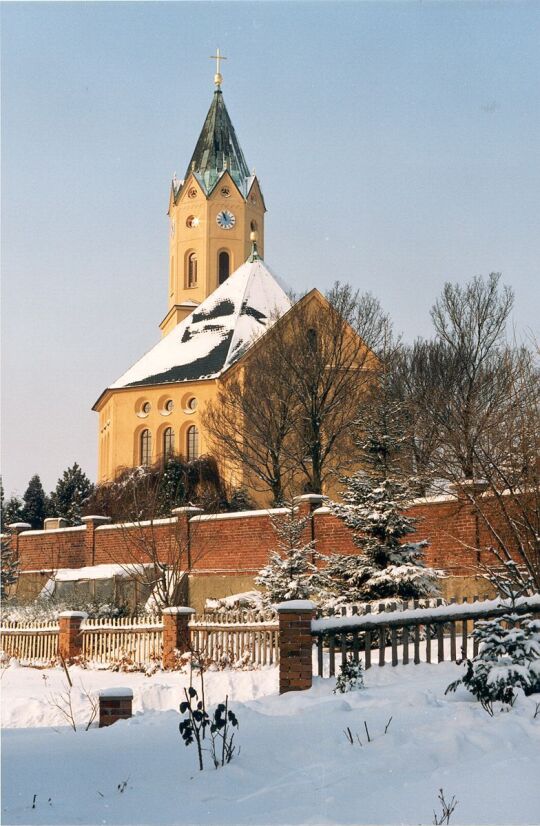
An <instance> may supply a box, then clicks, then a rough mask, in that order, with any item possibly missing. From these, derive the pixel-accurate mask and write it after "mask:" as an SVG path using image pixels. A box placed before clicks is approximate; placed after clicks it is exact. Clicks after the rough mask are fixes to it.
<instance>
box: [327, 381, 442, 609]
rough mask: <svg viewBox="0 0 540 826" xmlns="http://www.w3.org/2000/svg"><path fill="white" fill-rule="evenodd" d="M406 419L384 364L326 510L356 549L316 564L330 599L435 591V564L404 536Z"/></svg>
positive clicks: (409, 486)
mask: <svg viewBox="0 0 540 826" xmlns="http://www.w3.org/2000/svg"><path fill="white" fill-rule="evenodd" d="M406 425H407V422H406V416H405V412H404V408H403V406H402V405H401V404H400V402H399V401H398V400H396V399H395V398H394V397H393V388H392V383H391V377H390V373H389V371H388V369H387V368H385V369H384V370H383V371H382V372H381V375H380V376H379V379H378V382H377V384H376V386H375V387H374V388H373V391H372V393H370V394H369V396H368V397H367V398H366V401H365V405H364V406H363V409H362V411H361V415H360V416H359V419H358V422H357V426H358V434H357V437H356V445H357V448H358V455H357V457H356V458H357V460H358V463H359V464H360V466H361V467H362V470H359V471H357V472H356V473H354V474H353V475H352V476H350V477H348V478H347V479H346V480H345V481H346V484H347V488H346V490H345V491H344V493H343V500H344V501H343V503H336V502H333V503H330V507H331V509H332V511H333V513H334V514H335V515H336V516H337V517H339V519H341V520H342V521H343V522H344V523H345V524H346V525H347V527H349V528H350V529H351V530H352V535H353V542H354V544H355V545H356V547H357V548H358V549H359V550H360V551H361V553H360V554H359V555H354V556H348V555H339V554H334V555H332V556H330V557H329V558H328V559H327V565H326V567H325V569H324V570H323V571H322V572H321V575H320V581H321V585H322V592H323V594H325V595H326V598H327V600H329V601H331V602H334V603H348V602H355V601H370V600H379V599H413V598H419V597H426V596H432V595H436V594H438V593H439V589H438V587H437V584H436V583H437V577H438V573H437V571H435V570H433V569H431V568H426V567H424V564H423V552H424V548H425V547H426V545H427V542H425V541H424V542H404V541H403V540H404V538H405V537H407V536H408V535H409V534H411V533H413V532H414V524H415V520H414V519H412V518H411V517H409V516H406V515H405V513H404V511H405V510H406V509H407V508H408V507H409V506H410V505H411V503H412V500H413V499H414V496H415V493H414V490H413V486H414V485H415V483H416V480H415V479H414V477H413V476H412V475H411V473H410V465H409V458H408V456H407V452H406V450H407V446H408V439H407V427H406Z"/></svg>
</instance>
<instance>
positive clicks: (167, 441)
mask: <svg viewBox="0 0 540 826" xmlns="http://www.w3.org/2000/svg"><path fill="white" fill-rule="evenodd" d="M173 454H174V430H173V429H172V427H166V428H165V430H164V431H163V458H164V459H168V458H169V457H170V456H172V455H173Z"/></svg>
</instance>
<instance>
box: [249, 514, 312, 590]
mask: <svg viewBox="0 0 540 826" xmlns="http://www.w3.org/2000/svg"><path fill="white" fill-rule="evenodd" d="M310 518H311V517H309V516H305V517H300V516H298V514H297V513H296V510H295V508H294V506H293V505H289V506H288V507H287V513H286V514H279V515H278V516H273V517H271V521H272V527H273V529H274V531H275V533H276V536H277V544H278V550H277V551H272V553H271V554H270V559H269V561H268V564H267V565H265V567H264V568H263V569H262V570H261V571H259V574H258V576H257V577H256V578H255V582H256V584H257V585H260V586H261V587H262V589H263V591H262V600H263V604H264V605H271V604H272V603H276V602H284V601H286V600H290V599H310V598H311V597H312V595H313V589H314V587H315V580H314V574H316V572H317V568H316V566H315V565H314V564H313V561H312V560H313V557H314V554H315V547H314V542H313V541H311V540H310V541H308V542H305V540H304V534H305V530H306V528H307V526H308V524H309V520H310Z"/></svg>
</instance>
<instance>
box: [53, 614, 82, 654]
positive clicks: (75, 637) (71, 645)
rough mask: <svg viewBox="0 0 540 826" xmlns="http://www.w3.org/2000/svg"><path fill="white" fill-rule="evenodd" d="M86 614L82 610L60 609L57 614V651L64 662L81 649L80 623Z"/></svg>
mask: <svg viewBox="0 0 540 826" xmlns="http://www.w3.org/2000/svg"><path fill="white" fill-rule="evenodd" d="M87 616H88V614H85V612H84V611H62V613H61V614H59V615H58V625H59V632H58V653H59V654H60V656H61V657H63V658H64V660H65V661H66V662H69V660H71V659H73V657H78V656H79V655H80V653H81V651H82V634H81V623H82V621H83V620H85V619H86V618H87Z"/></svg>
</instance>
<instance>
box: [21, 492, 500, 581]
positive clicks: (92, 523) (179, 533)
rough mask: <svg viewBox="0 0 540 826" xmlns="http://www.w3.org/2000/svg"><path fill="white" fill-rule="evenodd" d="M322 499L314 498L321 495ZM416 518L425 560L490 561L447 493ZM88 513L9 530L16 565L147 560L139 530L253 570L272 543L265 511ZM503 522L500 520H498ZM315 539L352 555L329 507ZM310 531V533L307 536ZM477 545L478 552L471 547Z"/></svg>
mask: <svg viewBox="0 0 540 826" xmlns="http://www.w3.org/2000/svg"><path fill="white" fill-rule="evenodd" d="M316 500H317V498H316V497H314V496H311V497H301V500H300V503H299V506H300V508H301V510H304V511H305V512H309V511H310V510H312V508H313V507H314V506H316V505H317V504H318V502H317V501H316ZM319 501H320V500H319ZM409 513H410V515H411V516H413V517H414V518H416V519H418V524H417V531H416V534H415V536H414V537H413V538H414V539H417V540H419V539H427V540H428V541H429V543H430V545H429V547H428V548H427V551H426V562H427V564H428V565H432V566H434V567H436V568H441V569H443V570H445V571H446V572H447V573H448V574H450V575H454V576H467V575H470V574H471V573H473V572H474V570H475V568H476V566H477V565H478V563H479V562H490V561H492V560H493V557H492V554H491V553H490V552H489V550H487V549H488V548H489V546H490V545H491V544H492V543H493V537H492V536H491V534H490V533H489V532H488V530H487V529H486V527H485V525H484V524H483V521H482V520H481V519H480V518H479V517H478V515H477V514H476V513H475V512H474V509H473V507H472V506H471V504H470V503H469V502H468V501H466V500H464V499H458V498H453V497H445V498H444V499H443V498H438V499H435V498H434V499H432V500H425V501H419V503H418V504H415V505H414V506H413V507H412V508H411V509H410V511H409ZM99 521H100V519H99V518H98V517H88V518H87V520H86V525H85V526H81V527H77V528H64V529H60V530H49V531H32V530H24V529H23V531H22V532H20V531H14V535H13V541H14V543H15V544H16V546H17V548H18V552H19V556H20V561H21V570H22V571H40V570H43V571H50V570H51V569H52V570H54V569H57V568H77V567H83V566H86V565H100V564H109V563H113V562H116V563H121V562H127V563H130V562H134V561H135V558H136V557H138V559H139V561H141V562H147V561H148V557H146V556H145V554H144V550H143V546H144V542H141V535H144V537H145V539H146V540H148V542H149V543H151V544H152V545H155V547H156V548H157V549H158V550H159V553H160V555H161V556H162V558H163V559H167V557H168V556H169V555H170V554H171V553H175V552H177V549H178V547H181V548H182V553H184V554H185V558H186V568H187V569H189V570H191V572H192V573H194V574H199V575H202V576H204V575H207V574H214V573H219V574H224V575H226V574H233V573H234V574H246V575H252V574H254V573H256V572H257V571H259V570H260V568H262V567H263V566H264V565H265V564H266V562H267V559H268V554H269V552H270V551H271V550H272V549H274V548H275V547H276V535H275V532H274V530H273V527H272V523H271V520H270V515H269V513H268V512H267V511H246V512H243V513H235V514H216V515H212V516H207V515H202V516H201V515H196V516H193V511H190V510H187V511H184V512H182V509H180V510H179V512H176V514H175V516H174V517H171V519H160V520H156V522H154V524H152V525H150V524H147V523H141V524H138V525H133V526H132V527H121V526H118V525H109V524H99ZM501 527H502V526H501ZM311 533H312V535H313V538H315V540H316V545H317V550H318V551H319V552H321V553H324V554H328V553H332V552H335V553H355V552H356V548H355V546H354V545H353V543H352V540H351V533H350V531H349V530H348V528H347V527H346V526H345V525H344V524H343V522H341V521H340V520H339V519H337V518H336V517H334V516H333V515H332V514H331V513H330V512H329V511H328V508H325V507H319V508H316V509H315V510H313V520H312V525H311V527H308V529H307V530H306V540H308V539H311V538H312V536H311ZM308 534H309V535H308ZM478 547H479V548H482V549H483V550H482V551H477V550H476V548H478Z"/></svg>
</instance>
